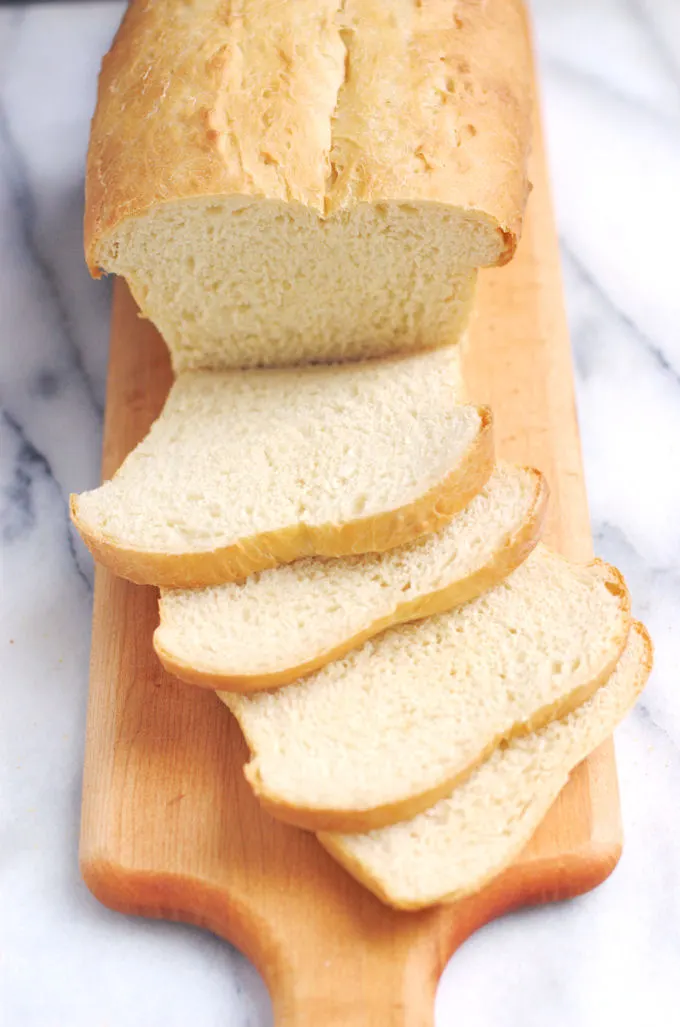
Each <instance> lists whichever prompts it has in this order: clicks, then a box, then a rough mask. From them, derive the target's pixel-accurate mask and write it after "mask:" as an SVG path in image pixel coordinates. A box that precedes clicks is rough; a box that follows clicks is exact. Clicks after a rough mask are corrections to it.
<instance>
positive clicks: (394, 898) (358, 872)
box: [317, 621, 654, 910]
mask: <svg viewBox="0 0 680 1027" xmlns="http://www.w3.org/2000/svg"><path fill="white" fill-rule="evenodd" d="M631 631H634V632H636V633H637V634H638V635H639V636H640V638H641V640H642V643H643V646H644V653H643V656H642V658H641V660H640V662H639V664H638V667H637V672H636V678H635V686H634V696H633V700H632V702H631V706H632V705H633V702H634V701H635V699H637V697H638V696H639V695H640V694H641V692H642V691H643V689H644V687H645V685H646V683H647V679H648V678H649V675H650V674H651V672H652V664H653V661H654V646H653V644H652V640H651V638H650V637H649V633H648V631H647V629H646V628H645V626H644V624H641V623H640V621H633V623H632V625H631ZM565 784H566V782H565ZM546 812H547V810H546ZM317 837H318V840H319V842H320V843H321V845H323V847H324V848H325V849H326V851H327V852H329V853H330V855H331V856H332V857H333V859H336V860H337V861H338V863H340V865H341V866H343V867H344V868H345V869H346V870H347V871H348V873H350V874H351V875H352V876H353V877H354V878H356V880H357V881H359V882H360V883H361V884H363V885H364V887H365V888H368V889H369V891H371V892H373V894H374V895H375V896H377V898H379V899H380V900H381V902H384V903H386V904H387V905H388V906H392V907H394V909H402V910H417V909H424V908H426V907H428V906H433V905H443V904H445V903H449V902H458V901H459V900H460V899H464V898H465V897H466V896H468V895H471V894H474V893H476V892H478V891H480V890H481V889H482V888H483V887H485V885H487V884H489V882H490V881H492V880H493V879H494V878H495V877H497V875H498V874H499V873H501V872H502V871H503V870H504V868H505V867H506V866H509V865H510V863H512V862H513V861H514V860H515V859H516V858H517V857H518V856H519V855H520V853H521V852H522V851H523V849H524V847H525V845H526V839H525V838H523V839H521V841H520V843H519V844H518V846H517V848H516V849H515V851H512V852H508V853H506V856H507V858H506V860H505V861H504V864H503V866H496V867H495V868H494V869H493V871H491V872H490V873H488V874H485V875H483V876H482V877H479V878H478V879H477V880H475V881H474V882H473V883H471V885H470V887H469V888H459V889H457V890H456V891H454V892H450V893H448V894H446V895H442V896H441V897H439V898H437V899H436V901H430V900H428V899H424V900H423V901H420V902H419V901H417V900H415V899H412V898H408V899H407V898H404V896H403V895H397V894H393V893H392V892H391V891H390V890H389V888H388V887H386V886H385V885H384V883H383V882H382V881H381V880H379V879H378V878H377V877H375V875H374V874H372V873H371V872H370V870H368V868H367V867H366V866H365V865H364V864H363V863H362V862H361V860H360V859H357V857H356V856H355V855H354V853H353V852H352V851H351V850H349V849H347V848H345V846H344V845H343V844H342V841H341V838H340V836H338V835H336V834H333V833H332V832H329V833H325V832H320V833H319V834H318V836H317Z"/></svg>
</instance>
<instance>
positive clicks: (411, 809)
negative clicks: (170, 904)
mask: <svg viewBox="0 0 680 1027" xmlns="http://www.w3.org/2000/svg"><path fill="white" fill-rule="evenodd" d="M586 566H588V567H592V568H597V569H600V570H601V571H602V572H603V576H604V584H605V587H606V588H608V589H609V591H610V592H612V593H613V594H614V595H615V596H616V597H617V598H618V599H619V602H620V608H621V612H622V613H623V615H624V626H623V630H622V631H621V633H620V634H619V635H618V636H617V637H616V639H615V644H614V646H613V647H612V652H611V656H610V658H609V659H608V660H607V661H606V663H604V664H603V666H602V667H601V669H600V672H599V673H598V674H596V675H595V676H594V677H593V678H592V679H591V680H590V681H587V682H585V683H584V684H582V685H580V686H579V687H577V688H574V689H573V690H572V691H571V692H570V693H569V694H568V695H565V696H562V697H561V698H560V699H559V700H558V701H556V702H554V703H549V704H548V705H546V706H543V707H541V708H540V709H538V710H536V711H535V712H534V714H533V716H532V717H531V718H529V720H527V721H523V722H522V723H521V724H515V725H514V726H513V729H512V730H511V731H510V732H508V733H503V734H501V735H499V736H497V737H495V738H493V739H491V741H490V742H489V743H488V745H486V746H485V747H484V748H483V749H482V750H481V751H480V752H479V753H477V757H476V759H475V760H474V761H472V762H470V763H469V764H467V765H466V766H465V767H464V768H462V769H459V770H457V771H456V773H455V774H453V775H449V776H446V777H444V778H442V780H441V781H439V782H438V783H437V784H436V785H434V786H433V787H432V788H428V789H426V790H424V791H422V792H419V793H417V794H416V795H408V796H406V797H404V798H403V799H399V800H396V801H394V802H388V803H384V804H383V805H380V806H375V807H373V808H370V809H337V808H325V807H311V806H295V805H292V804H291V803H290V802H288V801H287V800H286V799H283V798H282V797H281V796H279V795H277V794H276V793H275V792H274V791H272V790H271V789H270V787H269V786H268V785H267V783H266V782H265V781H263V779H262V777H261V775H260V772H259V768H258V764H257V758H256V757H255V758H253V759H251V761H250V763H248V764H246V766H245V767H244V774H245V777H246V780H247V781H248V783H249V784H250V787H251V788H252V790H253V793H254V794H255V796H256V798H257V799H258V801H259V802H260V805H261V806H262V807H263V809H265V810H267V812H268V813H271V815H272V816H274V817H276V818H277V819H278V820H282V821H285V822H286V823H288V824H293V825H294V826H296V827H302V828H304V829H305V830H308V831H324V832H325V831H333V832H336V831H337V832H341V833H346V834H352V833H361V832H365V831H372V830H373V829H374V828H378V827H388V826H389V825H390V824H396V823H399V822H400V821H402V820H411V819H412V818H413V817H415V816H416V815H417V814H418V813H422V812H423V811H424V810H426V809H429V808H430V807H431V806H434V804H435V803H436V802H438V801H439V800H440V799H443V798H445V796H447V795H448V794H449V793H450V792H451V791H452V790H453V788H454V787H455V785H456V784H459V783H460V782H461V781H463V780H464V779H465V778H466V777H467V776H468V775H469V774H470V773H471V772H472V771H473V770H474V769H475V767H477V766H479V764H480V763H482V762H483V761H484V760H485V759H487V757H488V756H489V755H490V754H491V753H492V752H493V750H494V749H495V748H497V746H498V745H499V744H500V743H501V742H503V741H505V740H506V739H507V738H511V737H517V736H519V735H524V734H529V733H530V732H532V731H537V730H538V729H539V728H541V727H544V726H545V725H546V724H549V723H550V722H551V721H553V720H557V719H559V718H560V717H564V716H566V715H567V714H568V713H571V712H572V711H573V710H575V709H576V707H577V706H580V705H581V704H582V703H584V702H586V700H588V699H589V698H590V697H591V696H592V695H593V694H594V693H595V692H596V691H597V689H598V688H599V687H600V686H601V685H603V684H604V682H605V681H607V679H608V678H609V677H610V676H611V675H612V673H613V672H614V669H615V667H616V665H617V663H618V662H619V659H620V657H621V654H622V652H623V650H624V648H625V646H626V642H627V641H628V635H629V633H630V628H631V624H632V618H631V612H630V595H629V593H628V589H627V587H626V583H625V581H624V579H623V576H622V575H621V573H620V571H618V570H617V569H616V568H615V567H612V566H611V565H610V564H607V563H604V562H603V561H602V560H593V561H591V562H590V563H589V564H587V565H586ZM237 719H238V718H237ZM243 734H244V737H245V739H246V742H247V743H248V745H249V746H250V739H249V738H248V734H247V732H246V731H245V730H244V731H243ZM251 751H252V750H251Z"/></svg>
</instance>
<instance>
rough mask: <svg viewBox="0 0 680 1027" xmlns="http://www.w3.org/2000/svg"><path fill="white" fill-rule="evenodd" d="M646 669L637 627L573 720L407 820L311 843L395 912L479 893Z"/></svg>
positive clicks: (501, 753)
mask: <svg viewBox="0 0 680 1027" xmlns="http://www.w3.org/2000/svg"><path fill="white" fill-rule="evenodd" d="M651 666H652V645H651V642H650V639H649V636H648V635H647V632H646V631H645V629H644V627H643V626H642V625H641V624H637V623H636V624H634V625H633V629H632V631H631V633H630V636H629V640H628V645H627V646H626V649H625V651H624V653H623V655H622V657H621V659H620V661H619V663H618V664H617V667H616V670H615V671H614V673H613V674H612V676H611V677H610V678H609V680H608V681H607V682H606V684H604V685H603V686H602V688H599V689H598V690H597V692H596V693H595V695H594V696H593V697H592V698H591V699H588V700H587V701H586V702H585V703H583V704H582V705H581V706H579V707H578V708H577V709H576V710H574V711H573V712H572V713H569V714H567V716H566V717H563V718H562V719H561V720H556V721H553V723H552V724H549V725H548V726H547V727H544V728H541V729H540V730H539V731H536V732H534V733H532V734H529V735H525V736H524V737H522V738H515V739H512V740H511V741H510V742H509V743H508V744H507V746H503V747H500V748H498V749H496V750H495V751H494V752H493V753H492V754H491V756H490V757H489V758H488V759H487V760H486V761H485V762H484V763H482V764H481V765H480V766H479V767H478V768H477V769H476V770H474V771H473V773H472V774H471V775H470V777H468V779H467V780H466V781H465V782H463V784H460V785H458V786H457V787H456V788H454V790H453V792H452V793H451V794H450V795H449V796H447V797H446V798H445V799H442V800H440V801H439V802H438V803H437V804H436V805H435V806H433V807H432V808H431V809H428V810H426V811H425V812H424V813H420V814H419V815H418V816H417V817H415V818H414V819H413V820H407V821H405V822H404V823H401V824H394V825H393V826H392V827H385V828H382V830H377V831H371V832H369V833H368V834H320V835H319V841H320V842H321V844H322V845H323V846H324V847H325V848H326V849H327V850H328V851H329V852H330V854H331V855H332V856H333V857H334V858H335V859H337V860H338V861H339V862H340V863H342V865H343V866H344V867H346V869H347V870H348V871H349V872H350V874H352V875H353V876H354V877H356V878H357V880H358V881H360V882H361V883H362V884H364V885H366V887H367V888H370V890H371V891H372V892H374V893H375V894H376V895H377V896H378V898H379V899H382V901H383V902H386V903H388V905H390V906H396V907H397V908H398V909H420V908H422V907H423V906H431V905H434V904H435V903H439V902H454V901H456V900H457V899H462V898H464V897H465V896H466V895H469V894H470V893H471V892H476V891H478V890H479V889H480V888H482V887H483V886H484V885H485V884H486V883H487V882H488V881H489V880H490V879H491V878H492V877H495V876H496V874H499V873H500V872H501V871H502V870H504V869H505V867H507V866H508V865H509V864H510V863H511V862H512V861H513V860H514V859H515V858H516V857H517V856H519V854H520V852H521V851H522V849H523V848H524V847H525V845H526V844H527V843H528V842H529V840H530V838H531V836H532V834H533V833H534V831H535V830H536V828H537V827H538V825H539V824H540V822H541V820H542V819H543V817H544V816H545V815H546V813H547V812H548V810H549V809H550V806H551V805H552V803H553V802H554V800H555V799H556V798H557V796H558V795H559V793H560V791H561V789H562V788H563V786H564V785H565V784H566V783H567V780H568V779H569V774H570V772H571V771H572V770H573V769H574V767H575V766H576V765H577V764H578V763H580V762H581V760H583V759H585V757H586V756H588V754H589V753H591V752H592V751H593V749H595V748H597V746H598V745H600V743H601V742H603V741H604V740H605V739H606V738H607V737H608V736H609V735H610V734H611V732H612V731H613V730H614V728H615V727H616V725H617V724H618V723H619V721H620V720H622V719H623V717H624V716H625V715H626V713H627V712H628V711H629V710H630V708H631V707H632V706H633V704H634V703H635V701H636V699H637V697H638V695H639V694H640V692H641V691H642V689H643V688H644V685H645V683H646V681H647V678H648V676H649V673H650V670H651Z"/></svg>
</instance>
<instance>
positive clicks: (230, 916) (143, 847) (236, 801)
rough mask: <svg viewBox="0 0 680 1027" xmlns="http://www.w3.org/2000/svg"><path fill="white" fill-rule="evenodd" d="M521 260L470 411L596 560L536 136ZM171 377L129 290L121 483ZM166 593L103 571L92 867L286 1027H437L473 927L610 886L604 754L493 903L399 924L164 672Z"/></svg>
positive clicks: (226, 719) (124, 302) (579, 779)
mask: <svg viewBox="0 0 680 1027" xmlns="http://www.w3.org/2000/svg"><path fill="white" fill-rule="evenodd" d="M532 180H533V182H534V191H533V194H532V197H531V199H530V203H529V214H528V218H527V222H526V228H525V232H524V237H523V240H522V243H521V246H520V248H519V251H518V254H517V257H516V259H515V260H514V261H513V262H512V263H511V264H510V265H509V266H508V267H506V268H503V269H501V270H498V271H492V272H486V273H484V274H483V275H482V280H481V286H480V291H479V312H478V315H477V318H476V321H475V324H474V328H473V332H472V341H471V345H470V350H469V361H468V363H469V367H468V381H469V384H470V394H471V398H472V399H474V400H475V401H482V402H488V403H490V404H491V406H492V407H493V410H494V415H495V422H496V431H497V448H498V452H499V454H500V455H502V456H503V457H507V458H509V459H511V460H516V461H521V462H523V463H529V464H533V465H535V466H536V467H538V468H540V469H541V470H542V471H543V472H544V473H545V474H546V475H547V478H548V480H549V483H550V487H551V490H552V499H551V508H550V515H549V521H548V538H549V541H550V542H551V543H552V544H553V545H555V546H556V547H557V548H558V549H560V550H561V551H562V552H563V553H565V554H566V555H568V556H570V557H573V558H576V559H587V558H588V557H589V556H590V555H591V538H590V530H589V524H588V512H587V506H586V498H585V491H584V483H583V471H582V466H581V456H580V450H579V440H578V429H577V423H576V415H575V408H574V386H573V376H572V366H571V356H570V348H569V340H568V336H567V329H566V323H565V316H564V307H563V299H562V289H561V283H560V273H559V263H558V250H557V240H556V234H555V227H554V221H553V215H552V211H551V206H550V200H549V195H548V185H547V179H546V170H545V161H544V156H543V147H542V142H541V138H540V126H538V127H537V130H536V136H535V156H534V164H533V174H532ZM170 380H171V375H170V369H169V365H168V360H167V357H166V352H165V349H164V346H163V343H162V342H161V340H160V338H159V336H158V335H157V334H156V332H155V331H154V329H153V328H152V327H151V326H150V325H149V324H148V323H147V322H145V321H142V320H140V319H138V317H137V314H136V309H135V306H134V304H133V302H132V300H131V298H130V296H129V294H128V292H127V290H126V288H125V286H124V285H123V284H122V283H120V282H118V283H117V286H116V291H115V298H114V307H113V317H112V328H111V355H110V366H109V382H108V399H107V408H106V425H105V436H104V459H103V474H104V476H105V477H109V476H110V475H111V474H112V473H113V472H114V471H115V469H116V468H117V467H118V465H119V464H120V462H121V461H122V459H123V457H124V456H125V455H126V453H127V452H128V451H129V450H130V449H131V448H132V447H133V446H134V445H135V444H136V443H137V442H138V440H139V439H140V438H141V437H142V436H143V435H144V434H145V432H146V430H147V428H148V426H149V424H150V423H151V421H152V419H153V418H154V417H155V416H156V415H157V414H158V412H159V411H160V409H161V406H162V403H163V400H164V398H165V395H166V392H167V390H168V386H169V384H170ZM156 623H157V604H156V593H155V590H154V589H151V588H142V587H138V586H135V585H132V584H129V583H128V582H125V581H120V580H117V579H115V578H114V577H112V575H111V574H109V573H108V572H107V571H105V570H102V569H101V568H100V569H98V571H97V577H96V584H95V601H94V623H93V633H92V665H91V684H90V703H89V714H88V725H87V749H86V758H85V772H84V782H83V816H82V835H81V848H80V858H81V867H82V873H83V876H84V878H85V881H86V882H87V884H88V886H89V888H90V889H91V890H92V892H93V893H94V894H95V895H96V896H97V898H99V899H100V900H101V901H102V902H103V903H105V904H106V905H107V906H110V907H112V908H113V909H117V910H121V911H123V912H125V913H137V914H140V915H143V916H150V917H161V918H164V919H168V920H183V921H187V922H189V923H192V924H198V925H200V926H203V927H206V928H208V929H209V930H212V931H214V932H216V933H217V934H219V935H222V936H223V937H224V938H228V939H229V940H230V941H231V942H233V943H234V944H235V945H237V946H238V947H239V948H240V949H241V950H242V951H243V952H244V953H245V954H246V955H247V956H248V957H249V958H250V959H251V960H252V961H253V962H254V963H255V964H256V966H257V967H258V968H259V970H260V972H261V973H262V975H263V977H264V979H265V981H266V982H267V985H268V987H269V989H270V993H271V996H272V1000H273V1005H274V1013H275V1018H276V1024H277V1027H284V1025H285V1027H320V1025H323V1027H336V1025H337V1027H340V1025H342V1027H360V1025H361V1027H376V1025H378V1024H379V1025H380V1027H397V1025H400V1027H426V1025H428V1024H432V1022H433V1003H434V993H435V988H436V985H437V982H438V979H439V976H440V974H441V972H442V970H443V968H444V966H445V964H446V962H447V960H448V958H449V956H450V955H451V953H452V952H453V951H454V949H455V948H456V947H457V946H458V945H460V944H461V942H462V941H463V940H464V939H465V938H466V937H467V936H468V935H469V934H470V933H471V932H472V931H474V930H475V929H476V928H477V927H479V926H480V925H482V924H484V923H485V922H486V921H488V920H490V919H491V918H493V917H496V916H498V915H499V914H501V913H504V912H505V911H507V910H510V909H512V908H514V907H517V906H520V905H523V904H526V903H536V902H547V901H550V900H555V899H562V898H565V897H568V896H572V895H576V894H578V893H580V892H583V891H586V890H588V889H589V888H593V887H594V886H595V885H597V884H599V883H600V882H601V881H602V880H603V879H604V878H605V877H606V876H607V875H608V874H609V872H610V871H611V870H612V868H613V867H614V866H615V864H616V861H617V859H618V856H619V852H620V846H621V830H620V821H619V807H618V794H617V785H616V770H615V765H614V759H613V748H612V745H611V743H607V744H606V745H605V746H603V747H602V748H600V750H598V752H597V753H596V754H594V755H593V756H591V758H590V759H589V760H587V762H586V763H585V764H583V765H582V766H581V767H580V768H578V770H577V771H576V772H575V773H574V775H573V777H572V780H571V781H570V783H569V785H568V786H567V787H566V788H565V790H564V791H563V793H562V795H561V796H560V798H559V799H558V801H557V802H556V804H555V806H554V807H553V809H552V811H551V812H550V814H549V816H548V817H547V818H546V820H545V822H544V824H543V825H542V827H541V828H540V830H539V831H538V833H537V834H536V837H535V838H534V840H533V842H532V843H531V845H530V846H529V847H528V848H527V850H526V851H525V852H524V853H523V855H522V857H521V858H520V859H519V860H518V861H517V862H516V863H515V864H514V866H512V867H511V868H510V869H509V870H508V871H507V872H506V873H504V874H502V875H501V876H500V877H499V878H497V879H496V880H495V881H494V882H493V883H492V884H491V885H490V886H489V887H487V888H486V889H485V890H484V891H483V892H482V893H481V894H479V895H476V896H474V897H472V898H470V899H468V900H466V901H463V902H460V903H459V904H457V905H453V906H448V907H442V908H439V909H435V910H430V911H426V912H422V913H397V912H394V911H392V910H389V909H387V908H386V907H384V906H382V905H381V904H380V903H379V902H378V900H377V899H375V898H373V896H372V895H370V894H369V893H368V892H367V891H365V890H363V889H362V888H361V887H360V886H359V885H358V884H355V882H354V881H353V880H352V879H351V878H350V877H349V876H348V875H347V874H346V873H345V872H344V871H343V870H341V869H340V868H339V867H338V866H336V865H335V863H333V861H332V860H331V858H330V857H329V856H328V855H327V854H326V853H325V852H324V851H323V850H322V849H321V847H320V846H319V845H318V844H317V842H316V840H315V838H314V836H313V835H311V834H306V833H304V832H302V831H298V830H296V829H294V828H291V827H286V826H284V825H283V824H279V823H277V822H276V821H274V820H272V819H271V818H270V817H268V816H267V815H265V814H263V813H261V812H260V810H259V809H258V806H257V804H256V803H255V800H254V799H253V798H252V796H251V793H250V791H249V789H248V787H247V786H246V784H245V781H244V779H243V775H242V765H243V763H244V761H245V759H246V749H245V746H244V744H243V742H242V739H241V737H240V733H239V731H238V729H237V727H236V724H235V722H234V721H233V720H232V719H231V717H230V716H229V715H228V714H227V712H226V710H225V709H224V708H223V707H222V705H221V704H220V702H219V701H218V700H217V698H216V697H215V696H214V695H213V694H212V693H210V692H207V691H205V690H203V689H192V688H191V687H189V686H186V685H183V684H180V683H179V682H178V681H175V680H174V679H172V678H171V677H169V676H168V675H167V674H165V673H164V672H163V670H162V668H161V666H160V664H159V663H158V661H157V660H156V658H155V656H154V653H153V651H152V648H151V635H152V631H153V629H154V627H155V626H156Z"/></svg>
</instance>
